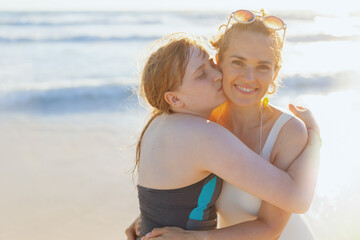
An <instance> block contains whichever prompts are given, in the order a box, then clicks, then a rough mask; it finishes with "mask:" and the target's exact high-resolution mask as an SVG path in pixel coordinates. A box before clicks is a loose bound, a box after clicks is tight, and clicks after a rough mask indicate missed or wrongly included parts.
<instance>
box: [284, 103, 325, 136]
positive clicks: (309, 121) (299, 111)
mask: <svg viewBox="0 0 360 240" xmlns="http://www.w3.org/2000/svg"><path fill="white" fill-rule="evenodd" d="M289 110H290V111H291V112H292V113H293V114H294V115H295V116H296V117H298V118H300V119H301V120H302V121H303V122H304V123H305V125H306V127H307V128H314V129H316V130H318V131H319V132H320V128H319V125H318V124H317V122H316V119H315V118H314V115H313V114H312V112H311V111H310V110H309V109H307V108H304V107H302V106H295V105H293V104H289Z"/></svg>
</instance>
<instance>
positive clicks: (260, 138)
mask: <svg viewBox="0 0 360 240" xmlns="http://www.w3.org/2000/svg"><path fill="white" fill-rule="evenodd" d="M263 110H264V109H263V106H262V105H261V110H260V112H261V113H260V134H259V135H260V136H259V155H260V156H261V155H262V150H261V143H262V141H261V140H262V122H263V112H264V111H263Z"/></svg>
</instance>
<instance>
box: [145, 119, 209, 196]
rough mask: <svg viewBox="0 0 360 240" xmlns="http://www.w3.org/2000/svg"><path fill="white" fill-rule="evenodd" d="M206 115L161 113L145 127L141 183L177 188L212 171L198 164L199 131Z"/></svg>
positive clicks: (154, 186)
mask: <svg viewBox="0 0 360 240" xmlns="http://www.w3.org/2000/svg"><path fill="white" fill-rule="evenodd" d="M208 124H209V123H208V121H207V120H206V119H203V118H200V117H196V116H193V115H189V114H180V113H174V114H161V115H160V116H158V117H156V118H155V119H154V120H153V121H152V122H151V124H150V125H149V127H148V129H147V130H146V132H145V134H144V136H143V139H142V143H141V153H140V165H139V179H138V183H139V185H142V186H145V187H149V188H156V189H174V188H180V187H184V186H188V185H190V184H193V183H194V182H198V181H200V180H201V179H204V178H205V177H206V176H208V175H209V174H210V172H208V171H204V170H203V168H200V167H199V168H197V167H196V161H197V160H199V159H196V158H197V156H198V155H199V152H198V151H197V150H198V149H197V148H198V146H199V145H198V144H201V143H196V142H195V141H194V138H196V136H197V134H201V130H202V129H203V128H206V125H208Z"/></svg>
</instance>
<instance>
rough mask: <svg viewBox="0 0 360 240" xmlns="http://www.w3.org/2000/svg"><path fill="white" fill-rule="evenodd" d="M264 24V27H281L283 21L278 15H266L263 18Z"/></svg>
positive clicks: (276, 28)
mask: <svg viewBox="0 0 360 240" xmlns="http://www.w3.org/2000/svg"><path fill="white" fill-rule="evenodd" d="M264 24H265V26H266V27H268V28H270V29H274V30H280V29H283V27H284V25H285V23H284V22H283V20H281V19H280V18H278V17H274V16H267V17H265V18H264Z"/></svg>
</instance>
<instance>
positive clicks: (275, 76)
mask: <svg viewBox="0 0 360 240" xmlns="http://www.w3.org/2000/svg"><path fill="white" fill-rule="evenodd" d="M279 71H280V67H279V68H278V69H276V70H275V72H274V77H273V82H274V81H275V79H276V78H277V76H278V74H279Z"/></svg>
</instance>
